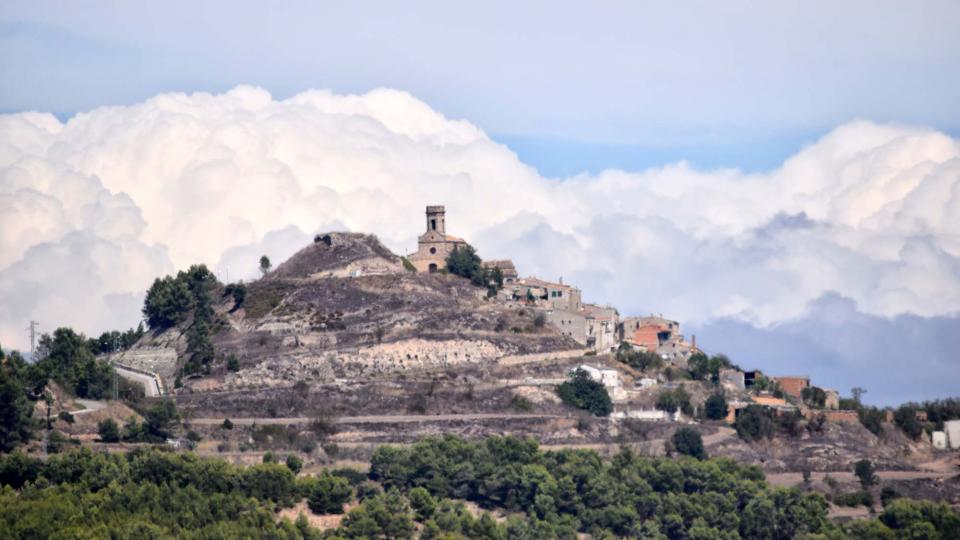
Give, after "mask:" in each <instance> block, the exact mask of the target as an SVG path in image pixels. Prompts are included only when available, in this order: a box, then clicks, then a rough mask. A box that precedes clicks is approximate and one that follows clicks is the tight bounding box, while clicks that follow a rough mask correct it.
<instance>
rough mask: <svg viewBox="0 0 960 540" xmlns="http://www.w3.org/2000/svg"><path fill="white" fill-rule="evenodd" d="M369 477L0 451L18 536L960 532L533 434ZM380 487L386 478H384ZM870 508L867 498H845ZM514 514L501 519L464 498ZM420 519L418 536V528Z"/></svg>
mask: <svg viewBox="0 0 960 540" xmlns="http://www.w3.org/2000/svg"><path fill="white" fill-rule="evenodd" d="M369 479H370V480H372V481H373V482H371V481H369V480H367V479H366V478H365V477H364V475H363V474H362V473H359V472H357V471H352V470H351V471H349V473H347V471H346V470H343V469H338V470H335V471H332V472H329V473H322V474H321V475H320V476H319V477H302V478H296V477H295V476H294V474H293V472H292V471H291V470H290V468H289V467H288V466H286V465H283V464H280V463H266V464H260V465H254V466H251V467H241V466H234V465H230V464H229V463H227V462H225V461H222V460H216V459H202V458H198V457H196V456H194V455H193V454H189V453H187V454H175V453H171V452H167V451H162V450H157V449H138V450H135V451H133V452H130V453H128V454H106V453H94V452H91V451H90V450H85V449H84V450H79V451H74V452H69V453H66V454H59V455H54V456H51V457H50V458H49V459H48V460H40V459H34V458H29V457H27V456H25V455H24V454H21V453H18V452H14V453H11V454H5V455H3V456H0V486H4V487H2V488H0V537H9V538H118V539H127V538H129V539H134V538H136V539H140V538H197V539H201V538H204V539H206V538H282V539H310V540H313V539H320V538H327V539H340V538H413V537H414V536H415V535H417V534H419V537H420V538H429V539H436V538H463V539H484V540H491V539H495V540H508V539H509V540H514V539H521V540H526V539H530V540H533V539H551V538H563V539H571V540H573V539H575V538H576V537H577V534H578V533H589V534H592V535H593V537H594V538H613V537H630V538H657V539H667V538H670V539H673V538H685V539H712V538H720V539H726V538H730V539H734V538H749V539H754V538H756V539H774V540H786V539H791V538H806V539H813V538H824V539H831V540H845V539H850V540H853V539H859V538H877V539H888V538H889V539H894V538H932V539H948V538H957V537H958V534H960V517H958V515H957V513H956V512H954V511H952V510H951V509H950V508H949V507H948V506H946V505H945V504H933V503H928V502H917V501H911V500H907V499H900V498H897V499H889V501H890V504H889V505H887V506H886V507H885V509H884V511H883V513H881V514H880V516H879V519H872V520H860V521H856V522H852V523H849V524H844V525H842V526H838V525H835V524H833V523H831V522H830V521H829V520H828V519H827V503H826V501H825V500H824V498H823V497H821V496H820V495H817V494H808V493H803V492H801V491H799V490H796V489H790V488H773V487H771V486H769V485H767V484H766V482H765V481H764V479H763V473H762V472H761V471H760V469H759V468H757V467H753V466H743V465H738V464H736V463H735V462H733V461H731V460H728V459H710V460H703V461H699V460H695V459H690V458H681V459H677V460H671V459H667V458H652V459H651V458H640V457H638V456H636V455H635V454H633V453H632V452H631V451H629V450H627V449H624V450H621V451H620V453H618V454H617V455H616V456H614V457H613V458H612V459H610V460H604V459H601V458H600V456H599V455H598V454H597V453H595V452H593V451H587V450H561V451H557V452H544V451H541V450H540V449H539V448H538V446H537V444H536V442H534V441H532V440H525V439H518V438H511V437H492V438H489V439H486V440H484V441H479V442H467V441H464V440H462V439H459V438H457V437H454V436H446V437H439V438H430V439H425V440H422V441H420V442H418V443H416V444H414V445H412V446H409V447H406V448H397V447H391V446H382V447H380V448H378V449H377V451H376V452H375V453H374V456H373V458H372V459H371V466H370V473H369ZM374 482H378V483H379V484H380V485H382V486H383V488H384V489H381V488H380V487H379V485H378V484H376V483H374ZM837 497H839V502H840V503H843V504H848V503H853V504H865V503H866V502H868V501H867V500H865V499H864V498H863V495H862V493H860V492H857V493H855V494H850V495H849V496H847V495H839V496H837ZM454 498H455V499H460V500H466V501H471V502H474V503H476V504H478V505H479V506H481V507H482V508H486V509H498V510H500V511H503V512H509V513H511V515H510V517H508V518H507V519H506V520H505V521H503V522H497V521H496V520H494V519H493V518H492V517H491V515H490V514H489V513H486V512H482V513H481V514H480V515H479V516H478V517H476V516H474V515H473V514H472V513H471V512H469V511H467V509H466V507H465V505H464V504H463V502H459V501H456V502H455V501H452V500H451V499H454ZM302 500H306V501H307V503H308V506H309V507H310V508H311V509H313V510H314V511H319V512H322V513H329V512H338V511H343V505H344V503H346V502H348V501H350V500H359V502H360V504H359V505H358V506H356V507H355V508H353V509H352V510H350V511H349V512H348V513H347V514H346V515H345V516H344V518H343V520H342V521H341V523H340V526H339V527H338V528H336V529H332V530H328V531H325V532H320V531H318V530H316V529H313V528H311V527H310V526H309V524H308V522H307V520H306V518H305V516H301V517H300V518H298V519H297V520H296V522H290V521H289V520H286V519H277V517H276V513H275V512H276V510H278V509H279V508H283V507H290V506H292V505H293V504H295V503H296V502H298V501H302ZM418 530H419V533H418Z"/></svg>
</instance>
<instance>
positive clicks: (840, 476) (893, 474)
mask: <svg viewBox="0 0 960 540" xmlns="http://www.w3.org/2000/svg"><path fill="white" fill-rule="evenodd" d="M957 474H958V473H957V472H951V471H948V472H946V473H944V472H937V471H877V476H879V477H880V479H881V480H934V479H937V478H944V479H946V478H952V477H954V476H957ZM827 475H830V477H831V478H834V479H836V480H837V481H839V482H859V480H858V479H857V478H856V476H854V474H853V473H852V472H847V471H839V472H829V473H823V472H815V473H811V474H810V478H811V480H812V481H814V482H823V479H824V478H825V477H826V476H827ZM766 476H767V482H770V483H771V484H773V485H776V486H795V485H797V484H799V483H800V482H803V473H798V472H785V473H767V474H766Z"/></svg>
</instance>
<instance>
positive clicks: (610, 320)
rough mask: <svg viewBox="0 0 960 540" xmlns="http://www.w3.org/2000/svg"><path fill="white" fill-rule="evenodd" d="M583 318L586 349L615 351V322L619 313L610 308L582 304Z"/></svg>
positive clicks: (616, 342) (616, 343)
mask: <svg viewBox="0 0 960 540" xmlns="http://www.w3.org/2000/svg"><path fill="white" fill-rule="evenodd" d="M582 312H583V314H584V318H585V326H586V336H585V337H586V340H585V344H586V346H587V347H590V348H591V349H593V350H595V351H597V352H612V351H614V350H616V348H617V345H618V341H617V321H618V319H619V313H617V310H616V309H614V308H612V307H610V306H598V305H595V304H583V310H582Z"/></svg>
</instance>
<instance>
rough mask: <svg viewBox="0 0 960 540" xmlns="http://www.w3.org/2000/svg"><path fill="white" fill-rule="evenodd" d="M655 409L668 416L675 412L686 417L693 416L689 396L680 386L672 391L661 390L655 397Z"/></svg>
mask: <svg viewBox="0 0 960 540" xmlns="http://www.w3.org/2000/svg"><path fill="white" fill-rule="evenodd" d="M657 408H658V409H660V410H661V411H666V412H668V413H670V414H673V413H675V412H677V411H680V412H682V413H683V414H686V415H688V416H689V415H692V414H693V405H692V404H691V403H690V394H688V393H687V391H686V390H684V389H683V387H682V386H678V387H676V388H674V389H672V390H662V391H661V392H660V394H659V395H658V396H657Z"/></svg>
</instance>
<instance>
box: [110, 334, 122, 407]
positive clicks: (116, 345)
mask: <svg viewBox="0 0 960 540" xmlns="http://www.w3.org/2000/svg"><path fill="white" fill-rule="evenodd" d="M113 353H114V354H116V355H119V354H120V336H117V337H116V338H115V339H114V340H113ZM111 364H112V365H113V400H114V401H118V400H119V399H120V380H119V379H118V378H117V377H118V376H117V359H116V358H114V359H113V361H112V362H111Z"/></svg>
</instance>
